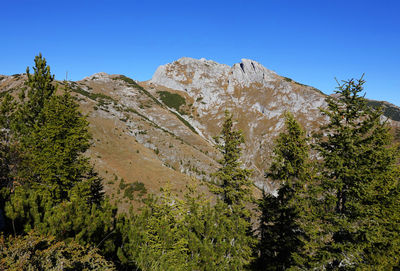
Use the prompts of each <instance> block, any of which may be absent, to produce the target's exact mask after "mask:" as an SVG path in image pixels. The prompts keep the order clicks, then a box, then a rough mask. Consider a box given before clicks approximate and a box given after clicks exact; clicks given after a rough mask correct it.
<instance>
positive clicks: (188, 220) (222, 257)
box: [118, 187, 251, 270]
mask: <svg viewBox="0 0 400 271" xmlns="http://www.w3.org/2000/svg"><path fill="white" fill-rule="evenodd" d="M197 190H198V189H196V187H191V188H190V187H189V188H188V191H187V193H186V194H185V197H184V199H183V200H181V199H179V198H178V197H177V196H176V195H173V194H172V193H171V191H170V189H168V188H167V189H165V190H164V192H163V194H162V195H161V197H160V198H158V199H157V198H149V199H148V200H147V201H146V206H145V207H144V209H143V210H142V211H141V213H139V214H137V215H131V216H130V218H125V219H126V220H124V221H122V220H121V221H120V224H119V230H120V231H121V232H122V233H123V234H122V236H123V238H124V240H123V243H124V246H123V247H121V249H120V250H119V254H118V255H119V257H120V260H121V261H125V262H133V263H134V264H135V265H136V266H137V267H138V268H140V269H141V270H243V268H244V266H245V265H247V264H248V263H249V259H250V254H251V249H250V247H249V245H248V241H249V239H248V237H247V236H246V234H243V233H245V232H246V230H247V224H243V223H240V219H241V218H240V217H238V216H234V215H233V214H232V212H231V211H230V210H229V208H228V206H227V205H226V204H225V203H223V202H222V201H218V202H217V203H216V204H215V205H212V204H211V202H210V200H209V199H208V198H206V197H205V195H203V194H199V193H196V192H195V191H197Z"/></svg>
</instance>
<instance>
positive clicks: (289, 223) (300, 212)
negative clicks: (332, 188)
mask: <svg viewBox="0 0 400 271" xmlns="http://www.w3.org/2000/svg"><path fill="white" fill-rule="evenodd" d="M285 124H286V125H285V132H282V133H280V134H279V136H278V138H277V139H276V145H275V148H274V156H273V162H272V164H271V166H270V169H269V171H268V172H267V173H266V177H267V178H269V179H270V181H273V182H278V183H279V188H278V191H277V195H276V196H275V195H272V194H267V193H263V198H262V200H261V202H260V209H261V217H260V237H261V239H260V245H259V250H260V252H259V253H260V258H259V260H258V263H257V265H258V269H260V270H286V269H288V268H289V267H291V266H293V265H294V264H295V262H296V260H298V257H296V256H297V254H298V253H300V252H301V251H302V246H303V240H304V237H305V234H306V233H305V231H304V229H303V228H302V227H303V223H305V217H306V212H307V210H308V209H309V208H308V207H309V206H308V202H307V198H308V197H307V194H306V193H307V191H306V187H307V183H310V182H311V179H312V171H311V163H310V160H309V146H308V143H307V138H306V133H305V131H304V130H303V129H302V128H301V126H300V125H299V123H298V122H297V121H296V120H295V119H294V117H293V115H292V114H290V113H287V114H286V121H285Z"/></svg>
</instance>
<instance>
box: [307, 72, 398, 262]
mask: <svg viewBox="0 0 400 271" xmlns="http://www.w3.org/2000/svg"><path fill="white" fill-rule="evenodd" d="M364 83H365V81H364V80H363V79H362V78H361V79H360V80H354V79H351V80H349V81H344V82H343V84H340V85H339V87H338V90H337V91H336V93H337V95H338V97H337V98H333V97H328V98H327V103H328V107H327V109H326V110H323V111H322V112H323V114H324V115H325V116H327V118H328V123H327V125H326V126H324V127H322V130H321V134H320V135H319V138H318V141H317V147H318V148H317V149H318V151H319V155H320V157H321V158H322V169H323V170H322V175H321V195H319V199H320V200H319V204H318V206H320V207H321V208H320V213H319V215H320V218H319V219H320V220H321V221H322V224H321V225H322V226H323V227H322V231H321V236H322V239H323V240H324V244H323V246H321V247H320V248H319V250H318V252H317V253H316V256H315V258H316V259H317V260H318V261H321V262H320V266H324V267H325V268H327V269H330V270H331V269H332V270H337V269H343V268H345V269H346V270H353V269H354V270H366V269H368V270H391V269H392V268H393V266H395V265H396V264H398V262H399V255H400V251H399V250H400V231H399V229H400V208H399V207H400V206H399V202H400V195H399V176H400V171H399V166H398V164H397V163H398V162H399V150H398V148H397V147H396V146H391V142H392V141H391V140H392V139H391V135H390V133H389V127H388V125H387V123H386V122H385V121H383V120H382V112H381V111H380V110H373V109H371V108H370V107H368V106H367V104H366V101H365V99H364V98H363V97H361V96H360V93H361V92H362V91H363V84H364Z"/></svg>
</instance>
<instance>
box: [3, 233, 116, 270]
mask: <svg viewBox="0 0 400 271" xmlns="http://www.w3.org/2000/svg"><path fill="white" fill-rule="evenodd" d="M0 269H1V270H15V271H20V270H71V271H72V270H115V267H114V266H113V264H112V263H110V262H108V261H107V260H105V259H104V258H103V257H102V256H101V255H99V254H98V251H97V250H96V249H92V248H89V247H84V246H81V245H79V244H77V243H76V242H74V241H72V242H69V243H65V242H63V241H57V240H56V239H55V238H54V237H51V236H43V235H40V234H37V233H35V232H30V233H29V234H28V235H26V236H19V237H15V238H14V237H9V238H7V239H5V238H4V237H3V236H1V237H0Z"/></svg>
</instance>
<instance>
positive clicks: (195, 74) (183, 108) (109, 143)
mask: <svg viewBox="0 0 400 271" xmlns="http://www.w3.org/2000/svg"><path fill="white" fill-rule="evenodd" d="M24 80H25V76H24V75H13V76H0V95H1V94H2V93H4V92H7V91H8V92H11V93H17V91H18V89H20V88H21V87H22V84H23V81H24ZM60 84H62V83H60ZM69 84H70V86H71V88H72V90H73V93H74V95H75V96H76V98H77V100H78V101H79V103H80V105H81V108H82V110H83V112H84V113H85V114H87V115H88V119H89V121H90V124H91V131H92V133H93V138H94V139H93V143H94V144H93V147H92V148H91V149H90V151H89V152H88V155H89V156H90V157H91V158H92V161H93V162H94V164H95V165H96V168H97V169H98V171H99V172H100V173H101V174H102V175H103V176H104V177H105V179H106V180H107V181H106V183H105V186H106V190H107V192H108V193H109V194H114V195H115V197H116V199H122V195H123V194H124V192H123V191H120V189H122V187H124V185H121V184H120V179H121V178H123V179H124V180H125V183H127V184H129V183H134V182H141V183H144V184H145V186H146V188H147V190H148V191H150V192H153V193H157V191H158V190H159V187H160V186H162V185H163V184H165V183H166V182H170V183H171V184H172V186H173V187H175V188H176V189H177V190H178V191H179V190H180V189H182V187H184V186H185V184H186V183H188V182H192V181H194V179H203V180H209V179H210V174H211V173H213V172H215V171H216V169H217V168H218V163H217V162H216V161H217V159H218V156H219V154H218V152H217V151H216V150H215V148H214V146H213V145H214V142H213V136H216V135H218V134H219V132H220V130H221V125H222V123H223V121H224V111H225V110H230V111H231V112H232V113H233V115H234V118H235V119H236V120H237V121H238V124H237V126H238V128H240V129H242V130H243V132H244V134H245V139H246V143H245V146H243V156H242V160H243V162H244V163H245V164H246V166H247V167H250V168H252V169H253V170H254V174H253V179H254V182H255V184H256V186H257V187H259V188H261V189H266V190H268V191H272V190H273V189H274V185H273V184H271V183H269V182H268V180H265V178H264V171H265V170H266V169H267V168H268V165H269V161H270V155H271V151H272V148H273V142H274V139H275V137H276V136H277V135H278V134H279V132H281V131H282V128H283V126H284V113H285V112H286V111H290V112H292V113H293V114H294V115H295V116H296V118H297V119H298V120H299V121H300V123H302V125H303V126H304V127H305V128H306V129H307V130H308V131H311V130H312V129H314V128H316V127H318V126H319V125H320V124H321V122H323V121H324V118H323V117H322V116H321V114H320V111H319V107H324V106H325V101H324V99H325V97H326V96H325V95H324V94H323V93H321V92H320V91H318V90H317V89H315V88H313V87H310V86H305V85H303V84H300V83H297V82H294V81H293V80H291V79H289V78H285V77H282V76H279V75H278V74H276V73H275V72H273V71H271V70H268V69H267V68H265V67H264V66H262V65H261V64H259V63H257V62H255V61H253V60H248V59H242V61H241V62H240V63H238V64H235V65H233V66H232V67H231V66H228V65H224V64H219V63H216V62H214V61H210V60H205V59H200V60H198V59H192V58H181V59H179V60H177V61H175V62H173V63H170V64H166V65H162V66H160V67H159V68H158V69H157V70H156V72H155V73H154V76H153V78H152V79H151V80H149V81H146V82H137V81H135V80H132V79H130V78H127V77H125V76H122V75H109V74H106V73H97V74H94V75H92V76H89V77H86V78H84V79H83V80H81V81H77V82H69ZM61 88H62V86H61ZM379 104H383V105H384V106H385V110H386V111H385V112H387V116H388V117H389V118H392V119H393V121H392V124H393V125H398V124H399V122H397V120H400V117H399V116H400V108H398V107H396V106H394V105H391V104H388V103H380V102H376V101H371V105H373V106H376V105H379ZM115 176H117V179H118V181H117V180H115V179H116V178H115ZM121 204H127V206H128V205H129V204H130V203H129V202H127V201H126V202H125V203H121Z"/></svg>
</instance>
